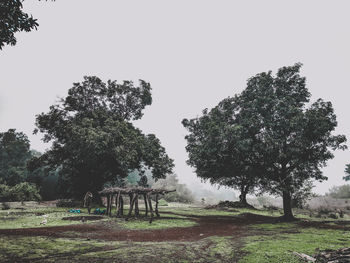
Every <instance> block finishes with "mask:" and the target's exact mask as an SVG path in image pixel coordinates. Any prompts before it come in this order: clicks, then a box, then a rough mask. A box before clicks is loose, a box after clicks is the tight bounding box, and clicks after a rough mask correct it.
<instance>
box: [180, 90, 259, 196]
mask: <svg viewBox="0 0 350 263" xmlns="http://www.w3.org/2000/svg"><path fill="white" fill-rule="evenodd" d="M238 109H239V101H238V97H234V98H227V99H224V100H222V101H221V102H220V103H219V104H218V105H217V106H216V107H215V108H213V109H212V110H211V111H209V112H208V110H207V109H205V110H203V116H201V117H199V118H195V119H192V120H187V119H184V120H183V121H182V124H183V125H184V126H185V127H186V128H187V129H188V130H189V132H190V133H189V134H188V135H187V136H186V137H185V138H186V140H187V146H186V150H187V152H188V154H189V159H188V161H187V163H188V164H189V165H191V166H193V167H195V169H196V170H195V171H196V174H197V176H198V177H200V178H201V179H203V180H209V181H210V183H212V184H219V185H224V186H229V187H233V188H235V189H237V190H240V192H241V195H240V200H241V202H242V203H246V195H247V194H248V193H252V192H253V189H254V187H256V186H257V184H258V182H257V177H256V174H255V173H254V169H253V168H254V163H252V162H251V160H252V155H254V146H255V133H254V132H250V131H249V130H247V129H244V128H243V127H242V124H241V121H240V119H239V116H237V110H238Z"/></svg>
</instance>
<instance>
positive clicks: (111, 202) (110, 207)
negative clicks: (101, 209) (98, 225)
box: [108, 194, 113, 216]
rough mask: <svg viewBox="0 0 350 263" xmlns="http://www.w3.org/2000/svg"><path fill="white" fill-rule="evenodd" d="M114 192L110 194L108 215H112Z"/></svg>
mask: <svg viewBox="0 0 350 263" xmlns="http://www.w3.org/2000/svg"><path fill="white" fill-rule="evenodd" d="M112 205H113V194H110V195H109V209H108V216H112Z"/></svg>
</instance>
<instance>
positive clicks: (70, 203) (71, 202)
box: [56, 199, 82, 207]
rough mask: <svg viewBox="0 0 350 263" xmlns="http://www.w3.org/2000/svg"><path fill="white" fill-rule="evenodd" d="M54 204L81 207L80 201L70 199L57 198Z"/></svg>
mask: <svg viewBox="0 0 350 263" xmlns="http://www.w3.org/2000/svg"><path fill="white" fill-rule="evenodd" d="M56 206H57V207H81V206H82V202H80V201H76V200H72V199H60V200H58V202H57V204H56Z"/></svg>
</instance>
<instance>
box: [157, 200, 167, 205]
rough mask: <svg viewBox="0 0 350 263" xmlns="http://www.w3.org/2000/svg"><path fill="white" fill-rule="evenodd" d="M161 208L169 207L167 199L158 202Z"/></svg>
mask: <svg viewBox="0 0 350 263" xmlns="http://www.w3.org/2000/svg"><path fill="white" fill-rule="evenodd" d="M158 205H159V206H168V202H167V201H166V200H165V199H160V200H159V201H158Z"/></svg>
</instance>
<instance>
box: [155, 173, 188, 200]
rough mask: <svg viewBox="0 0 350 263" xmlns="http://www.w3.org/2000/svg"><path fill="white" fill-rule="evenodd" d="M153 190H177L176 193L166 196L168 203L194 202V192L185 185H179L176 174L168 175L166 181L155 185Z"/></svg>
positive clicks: (161, 180) (162, 180)
mask: <svg viewBox="0 0 350 263" xmlns="http://www.w3.org/2000/svg"><path fill="white" fill-rule="evenodd" d="M153 188H164V189H170V190H173V189H176V191H175V192H171V193H168V194H165V195H164V199H165V200H166V201H167V202H180V203H191V202H193V201H194V197H193V195H192V192H191V191H190V190H189V189H188V188H187V186H186V185H185V184H179V180H178V178H177V175H176V174H172V175H168V176H167V177H166V178H165V179H160V180H158V181H157V182H156V183H154V185H153Z"/></svg>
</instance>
